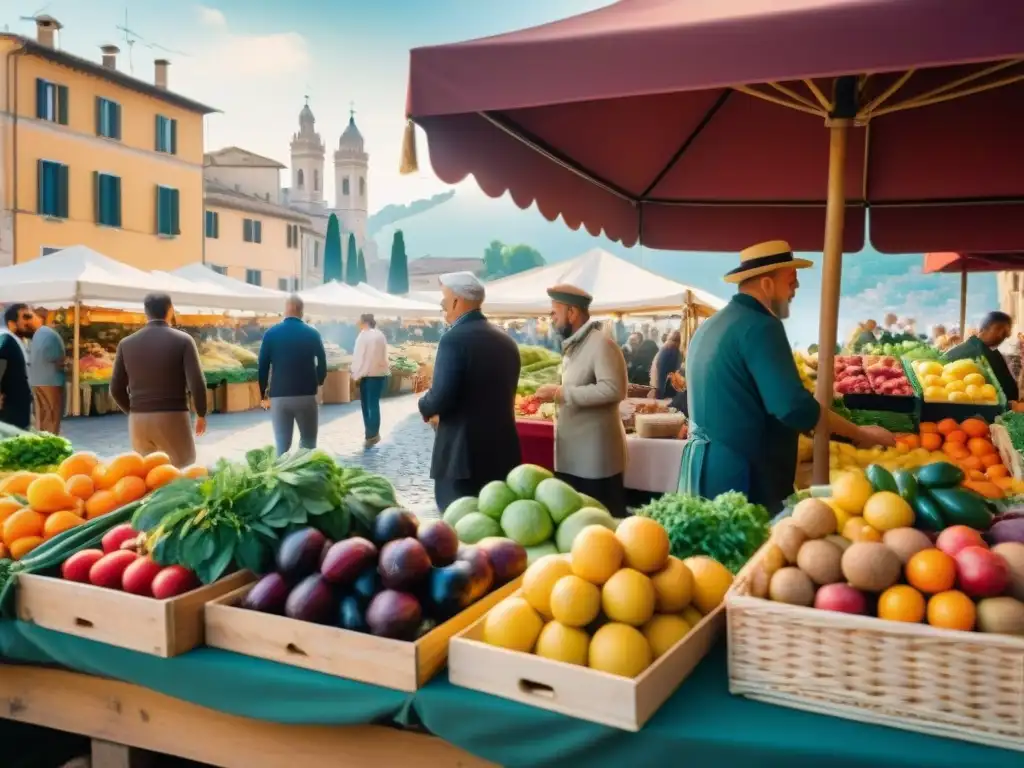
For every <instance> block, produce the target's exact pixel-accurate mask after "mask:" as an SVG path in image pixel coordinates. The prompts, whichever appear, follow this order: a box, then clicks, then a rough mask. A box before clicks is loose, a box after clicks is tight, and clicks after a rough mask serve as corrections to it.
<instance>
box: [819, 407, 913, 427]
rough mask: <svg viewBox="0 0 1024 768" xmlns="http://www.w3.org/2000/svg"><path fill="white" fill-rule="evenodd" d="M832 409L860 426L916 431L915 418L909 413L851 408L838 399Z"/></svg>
mask: <svg viewBox="0 0 1024 768" xmlns="http://www.w3.org/2000/svg"><path fill="white" fill-rule="evenodd" d="M832 410H833V411H834V412H835V413H836V414H837V415H839V416H842V417H843V418H844V419H846V420H847V421H849V422H852V423H853V424H856V425H857V426H859V427H871V426H878V427H885V428H886V429H888V430H889V431H890V432H916V431H917V430H916V429H915V427H914V419H913V418H912V417H911V415H910V414H909V413H893V412H892V411H871V410H867V409H862V410H851V409H849V408H847V407H846V406H845V405H843V404H842V401H841V400H840V401H836V402H835V403H834V404H833V406H832Z"/></svg>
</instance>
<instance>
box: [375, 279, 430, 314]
mask: <svg viewBox="0 0 1024 768" xmlns="http://www.w3.org/2000/svg"><path fill="white" fill-rule="evenodd" d="M356 287H357V288H358V289H359V290H360V291H362V292H363V293H365V294H367V295H369V296H372V297H374V298H375V299H378V300H379V301H382V302H386V303H387V304H388V305H390V306H393V307H394V308H395V310H396V311H400V312H401V313H402V317H412V318H417V319H418V318H422V317H432V318H436V317H437V316H438V315H440V313H441V305H440V304H439V303H438V302H427V301H417V300H416V299H413V298H409V297H408V296H394V295H393V294H390V293H385V292H384V291H382V290H380V289H378V288H374V287H373V286H372V285H369V284H368V283H360V284H359V285H357V286H356Z"/></svg>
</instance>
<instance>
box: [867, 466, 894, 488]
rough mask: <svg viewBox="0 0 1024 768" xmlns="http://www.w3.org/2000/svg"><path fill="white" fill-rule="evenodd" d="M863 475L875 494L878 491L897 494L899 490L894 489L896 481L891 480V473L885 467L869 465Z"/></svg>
mask: <svg viewBox="0 0 1024 768" xmlns="http://www.w3.org/2000/svg"><path fill="white" fill-rule="evenodd" d="M864 474H865V475H866V476H867V478H868V482H870V483H871V487H872V488H873V489H874V491H875V493H878V492H879V491H889V492H890V493H899V488H897V487H896V481H895V480H894V479H893V476H892V473H891V472H889V470H888V469H886V468H885V467H883V466H881V465H879V464H871V465H869V466H868V468H867V469H865V470H864Z"/></svg>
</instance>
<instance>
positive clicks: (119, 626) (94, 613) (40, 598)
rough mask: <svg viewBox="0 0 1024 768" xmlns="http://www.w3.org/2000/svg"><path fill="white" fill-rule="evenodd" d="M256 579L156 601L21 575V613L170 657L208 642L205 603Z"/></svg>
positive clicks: (238, 577) (246, 576)
mask: <svg viewBox="0 0 1024 768" xmlns="http://www.w3.org/2000/svg"><path fill="white" fill-rule="evenodd" d="M252 580H253V575H252V574H251V573H249V572H248V571H240V572H238V573H234V574H231V575H230V576H226V577H225V578H223V579H221V580H220V581H218V582H215V583H214V584H210V585H208V586H204V587H199V588H198V589H193V590H192V591H191V592H186V593H185V594H183V595H179V596H178V597H172V598H169V599H167V600H154V599H153V598H151V597H141V596H139V595H130V594H128V593H127V592H121V591H119V590H115V589H106V588H104V587H94V586H92V585H91V584H81V583H79V582H75V581H65V580H64V579H59V578H54V577H52V576H34V575H30V574H22V575H20V576H18V586H17V610H18V618H19V619H21V620H22V621H31V622H34V623H35V624H37V625H39V626H40V627H44V628H46V629H53V630H56V631H58V632H64V633H65V634H68V635H75V636H76V637H84V638H86V639H88V640H96V641H97V642H100V643H106V644H107V645H116V646H118V647H119V648H128V649H130V650H133V651H139V652H140V653H148V654H150V655H153V656H162V657H164V658H168V657H171V656H180V655H181V654H183V653H187V652H188V651H191V650H192V649H193V648H195V647H196V646H199V645H202V644H203V631H204V622H203V606H204V605H205V604H206V603H207V602H209V601H210V600H213V599H215V598H218V597H220V596H221V595H223V594H225V593H227V592H231V591H232V590H235V589H238V588H239V587H240V586H242V585H243V584H247V583H249V582H250V581H252Z"/></svg>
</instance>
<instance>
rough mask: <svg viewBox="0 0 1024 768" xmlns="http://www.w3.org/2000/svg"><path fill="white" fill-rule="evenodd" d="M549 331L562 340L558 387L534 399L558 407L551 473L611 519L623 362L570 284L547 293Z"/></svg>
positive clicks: (620, 503)
mask: <svg viewBox="0 0 1024 768" xmlns="http://www.w3.org/2000/svg"><path fill="white" fill-rule="evenodd" d="M548 296H549V297H550V298H551V327H552V328H553V329H555V331H556V332H557V333H558V335H559V336H560V337H561V338H562V383H561V385H556V384H547V385H545V386H543V387H541V388H540V389H538V390H537V393H536V394H537V397H539V398H540V399H541V400H548V401H552V402H555V403H557V404H558V418H557V419H556V421H555V474H556V475H557V476H558V477H559V478H561V479H562V480H564V481H565V482H567V483H568V484H569V485H571V486H572V487H573V488H575V489H576V490H577V491H579V492H580V493H583V494H586V495H587V496H592V497H593V498H595V499H597V500H598V501H599V502H601V503H602V504H604V506H605V507H607V508H608V511H609V512H611V513H612V514H613V515H616V516H620V517H621V516H624V515H625V514H626V490H625V486H624V484H623V479H624V475H625V471H626V432H625V430H624V429H623V426H622V417H621V416H620V415H619V403H621V402H622V401H623V399H624V398H625V397H626V385H627V380H626V360H625V358H624V357H623V356H622V350H621V349H620V348H619V345H618V344H617V343H616V342H615V340H614V339H612V338H610V337H609V336H607V335H605V334H604V333H602V332H601V323H600V322H598V321H597V320H591V319H590V303H591V301H592V300H593V297H592V296H591V295H590V294H589V293H587V292H586V291H584V290H583V289H581V288H578V287H577V286H575V285H568V284H562V285H556V286H554V287H552V288H549V289H548Z"/></svg>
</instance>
